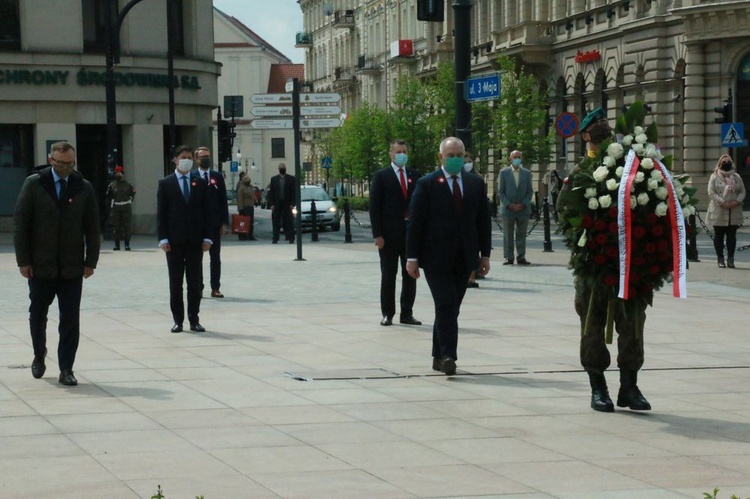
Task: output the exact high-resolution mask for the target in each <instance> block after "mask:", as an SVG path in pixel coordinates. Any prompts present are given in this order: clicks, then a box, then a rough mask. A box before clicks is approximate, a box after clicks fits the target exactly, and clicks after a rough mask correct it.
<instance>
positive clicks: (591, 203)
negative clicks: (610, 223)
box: [589, 198, 599, 210]
mask: <svg viewBox="0 0 750 499" xmlns="http://www.w3.org/2000/svg"><path fill="white" fill-rule="evenodd" d="M597 208H599V201H597V200H596V198H591V199H589V210H595V209H597Z"/></svg>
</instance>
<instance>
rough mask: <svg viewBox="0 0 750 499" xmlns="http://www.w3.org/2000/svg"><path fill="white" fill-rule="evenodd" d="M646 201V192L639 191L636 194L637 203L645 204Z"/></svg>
mask: <svg viewBox="0 0 750 499" xmlns="http://www.w3.org/2000/svg"><path fill="white" fill-rule="evenodd" d="M648 201H649V197H648V194H646V193H645V192H641V193H640V194H638V204H639V205H641V206H646V205H647V204H648Z"/></svg>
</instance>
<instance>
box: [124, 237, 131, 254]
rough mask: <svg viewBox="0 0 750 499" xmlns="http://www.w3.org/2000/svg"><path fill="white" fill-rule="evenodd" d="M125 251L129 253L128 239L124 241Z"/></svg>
mask: <svg viewBox="0 0 750 499" xmlns="http://www.w3.org/2000/svg"><path fill="white" fill-rule="evenodd" d="M125 251H130V239H125Z"/></svg>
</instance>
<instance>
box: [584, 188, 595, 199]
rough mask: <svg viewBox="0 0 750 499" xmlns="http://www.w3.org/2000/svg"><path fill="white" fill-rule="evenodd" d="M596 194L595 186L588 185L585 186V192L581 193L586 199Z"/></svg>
mask: <svg viewBox="0 0 750 499" xmlns="http://www.w3.org/2000/svg"><path fill="white" fill-rule="evenodd" d="M594 196H596V187H588V188H586V192H584V193H583V197H585V198H586V199H589V198H593V197H594Z"/></svg>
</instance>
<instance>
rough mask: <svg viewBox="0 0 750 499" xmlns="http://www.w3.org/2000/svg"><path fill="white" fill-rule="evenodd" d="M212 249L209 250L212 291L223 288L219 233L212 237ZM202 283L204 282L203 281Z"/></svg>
mask: <svg viewBox="0 0 750 499" xmlns="http://www.w3.org/2000/svg"><path fill="white" fill-rule="evenodd" d="M211 241H213V244H211V248H210V249H209V250H208V256H209V259H210V264H209V267H210V269H211V271H210V273H211V289H212V290H213V289H219V288H221V235H220V234H219V233H218V232H217V233H216V234H213V235H212V236H211ZM201 282H202V280H201Z"/></svg>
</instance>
